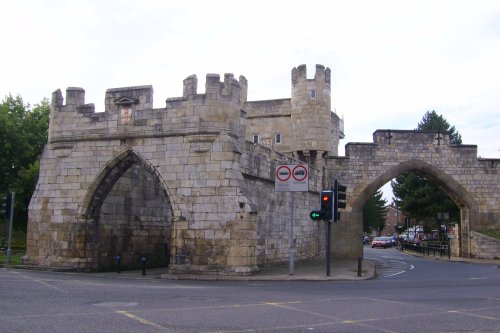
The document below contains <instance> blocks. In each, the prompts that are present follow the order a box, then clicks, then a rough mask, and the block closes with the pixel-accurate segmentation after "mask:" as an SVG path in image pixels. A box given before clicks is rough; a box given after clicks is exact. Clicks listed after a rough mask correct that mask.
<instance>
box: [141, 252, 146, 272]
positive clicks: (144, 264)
mask: <svg viewBox="0 0 500 333" xmlns="http://www.w3.org/2000/svg"><path fill="white" fill-rule="evenodd" d="M141 264H142V275H143V276H144V275H146V257H145V256H142V257H141Z"/></svg>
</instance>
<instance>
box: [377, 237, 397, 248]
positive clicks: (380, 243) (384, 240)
mask: <svg viewBox="0 0 500 333" xmlns="http://www.w3.org/2000/svg"><path fill="white" fill-rule="evenodd" d="M391 246H392V243H391V237H375V238H374V239H373V240H372V248H374V247H383V248H384V249H385V248H387V247H391Z"/></svg>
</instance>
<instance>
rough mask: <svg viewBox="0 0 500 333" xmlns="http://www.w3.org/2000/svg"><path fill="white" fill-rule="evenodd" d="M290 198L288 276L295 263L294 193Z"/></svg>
mask: <svg viewBox="0 0 500 333" xmlns="http://www.w3.org/2000/svg"><path fill="white" fill-rule="evenodd" d="M291 196H292V207H291V208H292V209H291V210H292V211H291V214H290V215H291V218H290V220H291V221H290V273H289V274H290V275H293V273H294V272H293V271H294V262H295V239H294V235H293V224H294V221H293V220H294V218H295V216H294V210H295V208H294V207H295V192H291Z"/></svg>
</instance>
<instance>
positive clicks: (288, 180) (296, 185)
mask: <svg viewBox="0 0 500 333" xmlns="http://www.w3.org/2000/svg"><path fill="white" fill-rule="evenodd" d="M274 190H275V191H277V192H305V191H308V190H309V166H308V165H307V164H287V165H278V166H277V167H276V170H275V182H274Z"/></svg>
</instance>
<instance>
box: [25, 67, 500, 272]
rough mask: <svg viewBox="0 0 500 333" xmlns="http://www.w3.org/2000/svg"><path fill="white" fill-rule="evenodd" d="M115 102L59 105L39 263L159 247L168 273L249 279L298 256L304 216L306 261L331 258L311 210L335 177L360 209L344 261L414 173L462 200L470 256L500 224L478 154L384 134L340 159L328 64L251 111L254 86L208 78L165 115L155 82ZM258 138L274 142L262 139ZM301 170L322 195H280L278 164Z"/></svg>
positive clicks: (83, 265)
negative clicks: (367, 209)
mask: <svg viewBox="0 0 500 333" xmlns="http://www.w3.org/2000/svg"><path fill="white" fill-rule="evenodd" d="M105 101H106V102H105V105H106V107H105V112H102V113H95V110H94V105H93V104H85V92H84V90H83V89H81V88H75V87H71V88H68V89H67V91H66V98H65V100H64V99H63V96H62V93H61V91H60V90H57V91H56V92H54V94H53V96H52V109H51V114H50V124H49V142H48V144H47V145H46V147H45V149H44V152H43V155H42V158H41V162H40V176H39V180H38V184H37V187H36V191H35V193H34V195H33V198H32V200H31V202H30V206H29V222H28V239H27V242H28V243H27V255H26V257H25V258H24V262H25V263H26V264H31V265H43V266H56V267H69V268H76V269H80V270H95V269H106V268H108V267H110V266H111V260H112V258H113V255H114V254H115V253H118V251H122V252H120V253H123V254H125V257H124V259H125V260H129V261H130V263H131V265H132V264H133V262H134V261H136V256H137V255H139V252H145V251H146V252H148V251H149V252H151V253H149V255H150V258H157V260H158V263H159V264H161V263H160V262H162V261H163V262H164V260H166V258H165V257H166V256H167V253H168V252H169V256H170V257H169V258H168V259H169V261H170V265H169V269H170V270H171V271H172V272H192V271H195V272H212V273H216V274H249V273H252V272H254V271H256V270H258V265H264V264H271V263H276V262H283V261H286V260H287V259H288V255H289V249H290V244H291V243H292V242H293V241H292V240H291V239H290V236H289V235H290V226H291V224H290V221H291V220H292V213H291V212H292V208H293V212H294V214H293V215H294V216H293V220H294V229H293V230H294V238H295V239H296V244H294V246H295V249H296V253H297V256H296V258H297V259H298V260H300V259H309V258H312V257H316V256H322V255H323V253H324V248H325V242H324V240H323V239H324V230H325V225H324V222H313V221H311V220H310V219H309V212H310V211H311V210H313V209H316V208H318V192H319V191H320V190H322V189H329V188H330V187H331V185H332V184H333V180H334V179H338V180H340V182H341V183H342V184H344V185H347V207H346V209H345V210H343V211H342V212H341V220H340V221H339V222H338V223H336V224H335V225H334V226H333V237H332V248H333V250H332V254H333V257H337V258H357V257H359V256H362V254H363V253H362V244H361V242H360V239H361V238H360V237H361V235H362V218H363V216H362V207H363V205H364V203H365V202H366V201H367V200H368V198H369V197H370V196H371V195H372V194H373V193H374V192H375V191H376V190H377V189H379V188H380V187H381V186H383V185H384V184H385V183H386V182H388V181H390V180H391V179H392V178H394V177H396V176H398V175H400V174H401V173H403V172H407V171H414V172H417V173H421V174H423V175H424V176H426V177H428V178H429V179H430V180H432V181H434V182H436V183H437V184H439V185H440V186H442V187H443V188H444V189H445V190H446V191H447V192H448V193H449V195H450V196H451V197H452V198H453V199H454V200H455V201H456V202H457V204H458V205H459V207H460V208H461V219H462V220H461V221H460V226H461V250H462V252H463V253H464V254H465V255H470V253H471V252H470V250H471V249H470V247H471V245H470V236H469V235H470V231H471V230H478V229H479V228H486V227H493V228H498V227H499V226H498V223H499V222H498V221H499V220H500V218H499V217H500V197H499V196H498V193H500V188H499V186H500V181H499V179H498V169H499V168H500V166H499V160H493V159H491V160H485V159H478V158H477V157H476V154H477V149H476V147H475V146H468V145H461V146H453V145H450V144H449V141H448V138H447V136H446V135H442V134H439V133H427V132H415V131H391V130H379V131H376V132H375V133H374V140H373V143H351V144H348V145H347V146H346V156H345V157H337V156H336V155H337V146H338V140H339V139H340V138H342V137H343V133H342V126H341V120H340V119H339V118H338V116H337V115H335V114H334V113H333V112H332V111H331V109H330V108H331V106H330V103H331V100H330V70H329V69H325V68H324V67H323V66H321V65H318V66H316V72H315V77H314V79H307V75H306V68H305V66H304V65H303V66H299V67H298V68H294V69H293V70H292V96H291V98H290V99H279V100H271V101H258V102H248V101H247V81H246V79H245V78H244V77H242V76H240V77H239V80H236V79H235V78H234V76H233V75H232V74H225V75H224V79H223V81H221V80H220V77H219V75H217V74H208V75H207V77H206V85H205V93H201V94H200V93H198V92H197V78H196V76H194V75H193V76H189V77H187V78H186V79H185V80H184V86H183V96H182V97H174V98H168V99H167V100H166V103H165V108H159V109H154V108H153V89H152V87H151V86H138V87H127V88H116V89H109V90H108V91H107V92H106V98H105ZM276 133H280V134H282V135H281V137H280V138H281V139H282V143H280V144H277V143H276V142H273V140H275V139H276V137H275V134H276ZM253 134H258V135H259V136H260V138H261V139H266V140H264V141H259V143H257V144H254V143H253V142H252V141H248V140H249V139H252V136H253ZM271 148H272V149H271ZM332 156H333V157H332ZM296 163H301V164H305V163H308V165H309V173H310V175H309V191H308V192H300V193H294V194H291V193H277V192H274V177H275V174H274V172H275V169H276V166H277V165H280V164H296ZM147 175H149V176H147ZM153 183H155V185H153ZM131 202H133V203H137V206H133V205H132V206H130V203H131ZM149 205H151V206H149ZM145 240H146V241H147V242H149V243H148V244H147V245H145ZM165 244H167V245H165ZM165 247H167V248H168V249H165ZM152 260H156V259H152Z"/></svg>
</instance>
